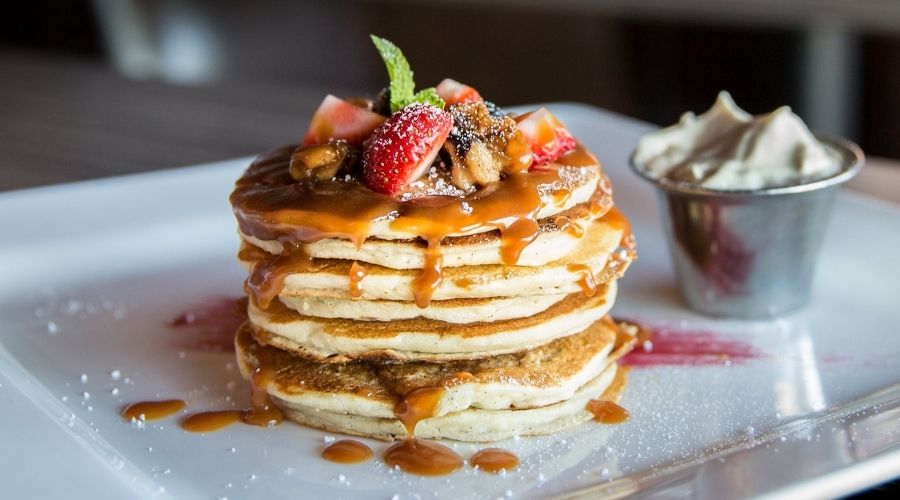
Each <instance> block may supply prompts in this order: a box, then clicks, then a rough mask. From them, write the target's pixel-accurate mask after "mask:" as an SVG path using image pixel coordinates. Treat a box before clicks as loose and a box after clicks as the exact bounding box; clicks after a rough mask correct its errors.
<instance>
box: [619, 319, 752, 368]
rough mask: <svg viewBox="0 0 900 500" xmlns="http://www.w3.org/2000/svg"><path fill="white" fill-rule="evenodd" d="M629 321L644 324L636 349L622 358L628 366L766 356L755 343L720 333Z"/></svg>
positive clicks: (724, 363)
mask: <svg viewBox="0 0 900 500" xmlns="http://www.w3.org/2000/svg"><path fill="white" fill-rule="evenodd" d="M626 321H627V320H626ZM629 323H633V324H638V325H641V332H640V334H639V335H638V343H637V345H636V346H635V347H634V350H633V351H631V352H630V353H628V354H627V355H626V356H625V357H624V358H622V361H621V363H622V364H623V365H626V366H634V367H644V366H664V365H668V366H711V365H720V366H727V365H731V364H740V363H744V362H747V361H750V360H754V359H759V358H763V357H765V355H764V354H763V353H761V352H760V351H759V350H757V349H756V348H755V347H753V346H752V345H750V344H748V343H746V342H742V341H740V340H736V339H734V338H731V337H728V336H725V335H720V334H718V333H714V332H709V331H703V330H682V329H678V328H674V327H668V326H656V327H649V326H647V325H643V324H641V323H639V322H631V321H629Z"/></svg>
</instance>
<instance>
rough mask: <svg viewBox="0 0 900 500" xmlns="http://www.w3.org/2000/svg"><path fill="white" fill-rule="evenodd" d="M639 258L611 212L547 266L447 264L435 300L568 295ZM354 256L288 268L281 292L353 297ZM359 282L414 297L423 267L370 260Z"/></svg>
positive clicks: (370, 295)
mask: <svg viewBox="0 0 900 500" xmlns="http://www.w3.org/2000/svg"><path fill="white" fill-rule="evenodd" d="M266 255H267V254H265V253H263V252H261V251H259V250H255V249H253V248H252V247H251V248H248V247H247V246H246V244H245V246H244V248H243V249H242V250H241V252H240V253H239V256H238V258H239V260H240V261H241V264H243V265H244V267H245V268H247V269H248V270H252V269H253V267H254V266H255V265H257V262H259V260H258V259H260V258H265V257H266ZM633 258H634V240H633V238H632V237H631V234H630V232H628V229H627V226H625V225H624V224H623V223H621V222H619V221H617V220H615V219H613V218H612V217H611V214H610V216H608V217H604V218H601V219H598V220H596V221H594V222H592V223H591V224H590V225H589V226H588V227H587V228H586V230H585V233H584V235H583V236H582V237H581V238H580V239H579V240H578V244H577V245H576V246H575V247H574V248H573V249H572V250H571V251H570V252H569V253H568V254H567V255H565V257H563V258H561V259H558V260H556V261H553V262H550V263H548V264H546V265H544V266H537V267H535V266H506V265H481V266H464V267H447V268H444V269H443V279H442V280H441V282H440V283H439V284H438V286H437V288H436V289H435V291H434V293H433V295H432V297H431V298H432V300H433V301H440V300H448V299H459V298H479V297H521V296H531V295H548V294H549V295H557V294H568V293H574V292H578V291H582V290H583V289H584V280H585V277H586V274H591V275H592V276H593V278H594V282H595V283H605V282H607V281H611V280H614V279H616V278H618V277H620V276H621V275H622V274H624V272H625V269H626V268H627V267H628V264H629V263H630V262H631V260H632V259H633ZM351 265H352V261H347V260H338V259H325V260H315V261H314V262H313V264H312V265H311V266H310V269H308V270H300V271H297V272H292V271H290V270H288V271H287V274H286V276H285V278H284V286H283V288H282V289H281V291H280V292H279V295H281V296H298V297H335V298H347V299H349V298H351V297H350V292H349V290H350V284H351V283H350V274H351V272H350V268H351ZM363 267H364V268H365V271H366V276H365V278H363V279H362V280H361V281H360V282H359V288H360V292H361V293H360V297H359V298H362V299H367V300H404V301H411V300H413V299H414V293H413V281H414V280H415V279H416V277H418V276H419V274H420V271H419V270H397V269H391V268H386V267H382V266H375V265H371V264H367V265H364V266H363Z"/></svg>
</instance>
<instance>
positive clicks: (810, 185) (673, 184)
mask: <svg viewBox="0 0 900 500" xmlns="http://www.w3.org/2000/svg"><path fill="white" fill-rule="evenodd" d="M815 137H816V139H817V140H818V141H819V142H821V143H822V144H824V145H825V146H826V147H830V148H832V149H834V150H836V151H837V152H838V153H840V154H841V156H843V158H844V168H843V169H841V171H840V172H838V173H837V174H835V175H833V176H831V177H826V178H824V179H817V180H815V181H812V182H807V183H803V184H797V185H793V186H779V187H770V188H762V189H709V188H704V187H701V186H698V185H696V184H692V183H690V182H684V181H672V180H669V179H666V178H664V177H662V178H658V177H651V176H650V175H648V173H647V171H646V170H644V169H643V168H641V167H640V166H638V165H637V164H635V162H634V155H635V153H636V152H637V150H635V151H633V152H632V153H631V156H629V158H628V165H629V167H631V171H632V172H634V173H635V174H637V175H638V176H639V177H640V178H642V179H644V180H645V181H647V182H650V183H651V184H653V185H655V186H657V187H659V188H661V189H663V190H665V191H668V192H669V193H675V194H687V195H695V196H708V197H737V198H744V197H752V196H777V195H788V194H799V193H806V192H809V191H816V190H819V189H824V188H827V187H830V186H834V185H838V184H842V183H844V182H846V181H848V180H850V179H851V178H853V176H855V175H856V174H857V173H859V171H860V169H862V167H863V165H865V162H866V157H865V154H864V153H863V151H862V149H861V148H860V147H859V146H858V145H857V144H856V143H854V142H853V141H850V140H848V139H844V138H842V137H833V136H829V135H824V134H815Z"/></svg>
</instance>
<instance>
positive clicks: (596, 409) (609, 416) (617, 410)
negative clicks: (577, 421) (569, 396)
mask: <svg viewBox="0 0 900 500" xmlns="http://www.w3.org/2000/svg"><path fill="white" fill-rule="evenodd" d="M585 409H586V410H587V411H589V412H591V413H593V414H594V420H595V421H597V422H600V423H601V424H621V423H622V422H625V421H626V420H628V419H629V418H630V415H629V414H628V410H626V409H625V408H622V407H621V406H619V405H617V404H616V403H613V402H612V401H605V400H602V399H591V400H589V401H588V402H587V405H586V407H585Z"/></svg>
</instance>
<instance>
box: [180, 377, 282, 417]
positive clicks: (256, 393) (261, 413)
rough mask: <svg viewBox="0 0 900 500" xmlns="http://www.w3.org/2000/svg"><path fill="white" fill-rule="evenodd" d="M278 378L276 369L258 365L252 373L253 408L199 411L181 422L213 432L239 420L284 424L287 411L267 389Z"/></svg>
mask: <svg viewBox="0 0 900 500" xmlns="http://www.w3.org/2000/svg"><path fill="white" fill-rule="evenodd" d="M274 378H275V371H274V370H270V369H264V368H257V369H256V370H254V372H253V374H252V375H251V376H250V408H248V409H246V410H220V411H206V412H201V413H195V414H193V415H190V416H188V417H187V418H186V419H184V420H183V421H182V422H181V428H182V429H184V430H186V431H188V432H212V431H217V430H219V429H223V428H225V427H228V426H229V425H231V424H234V423H237V422H243V423H245V424H250V425H258V426H260V427H273V426H276V425H278V424H280V423H281V422H282V421H284V413H282V411H281V409H280V408H278V407H277V406H275V404H274V403H273V402H272V399H271V397H270V396H269V393H268V392H267V391H266V388H267V387H268V385H269V384H270V383H271V382H272V380H274Z"/></svg>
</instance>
